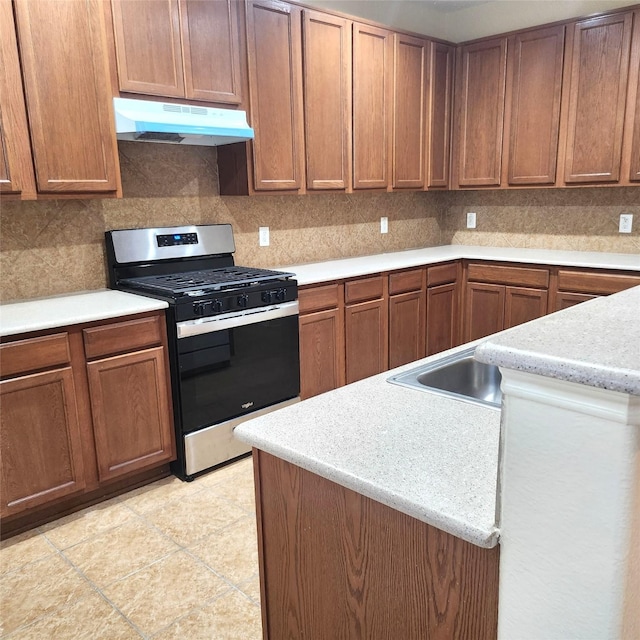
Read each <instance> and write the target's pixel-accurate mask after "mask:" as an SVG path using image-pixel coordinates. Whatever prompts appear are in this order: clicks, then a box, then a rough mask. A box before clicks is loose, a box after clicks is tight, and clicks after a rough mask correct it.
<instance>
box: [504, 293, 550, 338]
mask: <svg viewBox="0 0 640 640" xmlns="http://www.w3.org/2000/svg"><path fill="white" fill-rule="evenodd" d="M547 295H548V294H547V292H546V291H543V290H541V289H528V288H526V287H505V299H504V326H503V328H504V329H509V328H511V327H515V326H516V325H518V324H522V323H524V322H529V320H535V319H536V318H541V317H542V316H544V315H546V313H547Z"/></svg>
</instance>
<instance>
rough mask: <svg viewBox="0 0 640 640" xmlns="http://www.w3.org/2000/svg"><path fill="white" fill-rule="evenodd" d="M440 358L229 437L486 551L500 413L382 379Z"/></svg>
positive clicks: (253, 423)
mask: <svg viewBox="0 0 640 640" xmlns="http://www.w3.org/2000/svg"><path fill="white" fill-rule="evenodd" d="M466 346H468V345H465V346H463V347H456V348H455V349H452V350H451V351H450V353H453V352H455V351H457V350H460V349H463V348H466ZM445 353H447V352H445ZM442 355H443V354H437V355H435V356H430V357H429V358H425V359H423V360H420V361H417V362H414V363H411V364H410V365H406V366H404V367H400V368H398V369H394V370H393V371H386V372H384V373H382V374H380V375H377V376H373V377H371V378H367V379H366V380H361V381H360V382H356V383H354V384H350V385H348V386H346V387H341V388H340V389H336V390H335V391H330V392H328V393H325V394H322V395H320V396H316V397H314V398H309V399H308V400H305V401H303V402H300V403H298V404H295V405H293V406H291V407H287V408H284V409H281V410H279V411H275V412H273V413H271V414H268V415H266V416H263V417H261V418H256V419H254V420H250V421H248V422H245V423H243V424H241V425H240V426H238V427H236V429H235V435H236V436H238V438H240V439H241V440H243V441H245V442H247V443H249V444H251V445H252V446H254V447H257V448H258V449H261V450H263V451H266V452H267V453H271V454H273V455H275V456H278V457H279V458H282V459H283V460H286V461H288V462H291V463H292V464H295V465H297V466H300V467H302V468H304V469H307V470H308V471H311V472H313V473H316V474H317V475H319V476H322V477H323V478H326V479H327V480H331V481H333V482H336V483H338V484H340V485H342V486H345V487H347V488H349V489H352V490H354V491H357V492H358V493H360V494H362V495H365V496H367V497H369V498H372V499H373V500H376V501H378V502H381V503H383V504H385V505H387V506H389V507H392V508H393V509H396V510H398V511H401V512H402V513H405V514H407V515H409V516H412V517H414V518H416V519H418V520H421V521H423V522H426V523H428V524H431V525H433V526H435V527H437V528H439V529H441V530H443V531H447V532H449V533H451V534H453V535H455V536H457V537H459V538H462V539H464V540H467V541H468V542H471V543H473V544H476V545H478V546H481V547H487V548H488V547H493V546H495V545H496V544H497V538H498V530H497V528H496V526H495V511H496V482H497V475H498V440H499V434H500V411H499V410H497V409H492V408H489V407H482V406H479V405H474V404H469V403H466V402H461V401H459V400H455V399H451V398H446V397H444V396H439V395H435V394H432V393H426V392H423V391H418V390H415V389H408V388H406V387H401V386H398V385H394V384H390V383H388V382H387V381H386V379H387V378H388V377H389V376H391V375H393V374H395V373H398V372H400V371H404V370H407V369H412V368H413V367H416V366H418V365H419V364H422V363H425V362H427V361H430V360H434V359H438V358H440V357H442Z"/></svg>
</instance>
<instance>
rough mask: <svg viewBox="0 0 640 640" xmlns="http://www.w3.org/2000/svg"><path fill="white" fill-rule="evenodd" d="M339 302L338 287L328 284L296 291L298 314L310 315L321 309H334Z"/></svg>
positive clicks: (337, 285)
mask: <svg viewBox="0 0 640 640" xmlns="http://www.w3.org/2000/svg"><path fill="white" fill-rule="evenodd" d="M339 301H340V285H339V284H328V285H323V286H321V287H313V288H312V289H299V290H298V305H299V306H300V313H311V312H312V311H322V310H323V309H335V308H336V307H337V306H338V304H339Z"/></svg>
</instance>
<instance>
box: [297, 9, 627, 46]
mask: <svg viewBox="0 0 640 640" xmlns="http://www.w3.org/2000/svg"><path fill="white" fill-rule="evenodd" d="M302 1H303V2H304V4H307V5H314V6H317V7H321V8H325V9H330V10H331V9H332V10H334V11H340V12H342V13H347V14H350V15H353V16H358V17H361V18H365V19H368V20H373V21H374V22H379V23H382V24H386V25H388V26H390V27H394V28H396V29H404V30H406V31H413V32H415V33H422V34H424V35H429V36H433V37H437V38H442V39H444V40H449V41H450V42H465V41H467V40H473V39H475V38H483V37H484V36H488V35H493V34H496V33H505V32H508V31H514V30H516V29H524V28H526V27H531V26H534V25H538V24H545V23H548V22H555V21H556V20H568V19H571V18H577V17H581V16H588V15H590V14H593V13H600V12H602V11H609V10H611V9H616V8H618V7H624V6H631V5H632V4H634V2H633V1H632V0H302Z"/></svg>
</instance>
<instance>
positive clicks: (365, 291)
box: [344, 276, 384, 304]
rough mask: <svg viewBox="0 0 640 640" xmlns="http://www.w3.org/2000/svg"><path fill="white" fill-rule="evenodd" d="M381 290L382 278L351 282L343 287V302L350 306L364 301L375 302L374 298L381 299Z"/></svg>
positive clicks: (382, 288)
mask: <svg viewBox="0 0 640 640" xmlns="http://www.w3.org/2000/svg"><path fill="white" fill-rule="evenodd" d="M383 290H384V287H383V283H382V276H376V277H375V278H363V279H362V280H352V281H351V282H346V283H345V285H344V301H345V302H346V303H347V304H352V303H355V302H364V301H365V300H375V299H376V298H382V292H383Z"/></svg>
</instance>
